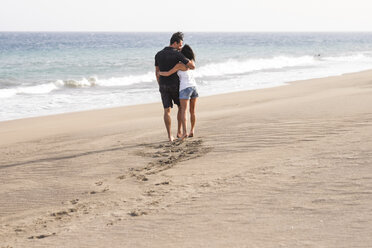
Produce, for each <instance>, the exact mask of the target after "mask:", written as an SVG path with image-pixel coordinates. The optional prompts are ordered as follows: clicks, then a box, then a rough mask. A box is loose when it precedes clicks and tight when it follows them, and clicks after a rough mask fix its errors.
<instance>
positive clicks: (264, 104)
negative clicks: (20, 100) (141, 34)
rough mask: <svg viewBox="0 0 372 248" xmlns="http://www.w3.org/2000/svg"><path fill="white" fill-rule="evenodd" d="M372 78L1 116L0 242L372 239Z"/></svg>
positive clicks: (362, 75)
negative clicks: (171, 102)
mask: <svg viewBox="0 0 372 248" xmlns="http://www.w3.org/2000/svg"><path fill="white" fill-rule="evenodd" d="M371 78H372V70H368V71H363V72H357V73H347V74H344V75H342V76H332V77H327V78H320V79H309V80H302V81H295V82H291V83H288V84H287V85H284V86H285V87H274V88H266V89H259V90H252V91H244V92H236V93H228V94H221V95H214V96H208V97H201V98H200V99H199V100H198V105H197V126H196V127H197V129H196V135H195V137H194V138H190V139H186V140H185V141H184V142H175V143H174V144H172V145H171V144H169V142H167V141H166V140H167V139H166V131H165V128H164V123H163V120H162V114H163V109H162V106H161V104H160V103H152V104H145V105H135V106H124V107H118V108H109V109H103V110H91V111H84V112H75V113H66V114H59V115H54V116H44V117H34V118H27V119H19V120H12V121H6V122H0V135H1V140H0V154H1V156H0V171H1V173H0V244H1V245H2V246H4V247H7V246H9V247H66V246H68V247H79V248H80V247H92V246H94V247H107V246H110V247H133V246H136V247H150V246H151V247H198V246H200V244H204V245H205V246H208V247H221V248H222V247H226V246H236V247H244V246H246V245H247V244H250V245H251V246H257V247H264V248H265V247H275V246H278V244H280V245H282V246H286V247H320V246H321V247H335V248H336V247H337V248H338V247H370V246H371V245H372V238H371V237H370V235H369V234H370V232H371V231H372V228H371V226H372V223H371V222H370V221H369V219H370V217H371V211H372V209H371V206H372V199H370V198H369V197H367V196H368V195H370V194H372V190H371V189H372V180H371V177H370V176H369V175H371V173H372V170H371V167H370V164H371V163H372V151H371V147H372V140H371V139H370V138H369V137H371V135H372V111H371V108H370V106H371V104H372V81H371ZM175 114H176V111H174V110H173V111H172V120H173V127H172V128H173V129H172V130H173V133H175V120H176V118H175ZM340 216H342V218H341V217H340ZM216 226H218V227H219V228H217V229H216V228H215V227H216ZM170 227H171V228H170Z"/></svg>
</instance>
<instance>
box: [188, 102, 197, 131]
mask: <svg viewBox="0 0 372 248" xmlns="http://www.w3.org/2000/svg"><path fill="white" fill-rule="evenodd" d="M196 99H197V98H191V100H190V120H191V129H190V133H189V137H193V136H194V133H195V123H196V116H195V109H196Z"/></svg>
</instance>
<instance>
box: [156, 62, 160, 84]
mask: <svg viewBox="0 0 372 248" xmlns="http://www.w3.org/2000/svg"><path fill="white" fill-rule="evenodd" d="M159 72H160V69H159V66H155V76H156V81H158V84H159V83H160V79H159V78H160V75H159Z"/></svg>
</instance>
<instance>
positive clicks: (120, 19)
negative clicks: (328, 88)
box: [0, 0, 372, 32]
mask: <svg viewBox="0 0 372 248" xmlns="http://www.w3.org/2000/svg"><path fill="white" fill-rule="evenodd" d="M0 3H1V8H0V31H128V32H133V31H134V32H136V31H137V32H149V31H151V32H170V31H171V32H172V31H183V32H193V31H194V32H313V31H320V32H327V31H334V32H345V31H346V32H348V31H355V32H357V31H372V14H371V11H372V1H371V0H353V1H352V0H185V1H174V0H173V1H169V0H1V2H0Z"/></svg>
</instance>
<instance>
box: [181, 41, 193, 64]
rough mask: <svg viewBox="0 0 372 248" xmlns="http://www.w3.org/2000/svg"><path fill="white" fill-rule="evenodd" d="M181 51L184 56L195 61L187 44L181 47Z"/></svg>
mask: <svg viewBox="0 0 372 248" xmlns="http://www.w3.org/2000/svg"><path fill="white" fill-rule="evenodd" d="M181 53H182V54H183V55H185V57H186V58H188V59H189V60H194V61H195V54H194V51H193V50H192V49H191V47H190V46H189V45H187V44H185V45H184V46H183V47H182V49H181Z"/></svg>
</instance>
